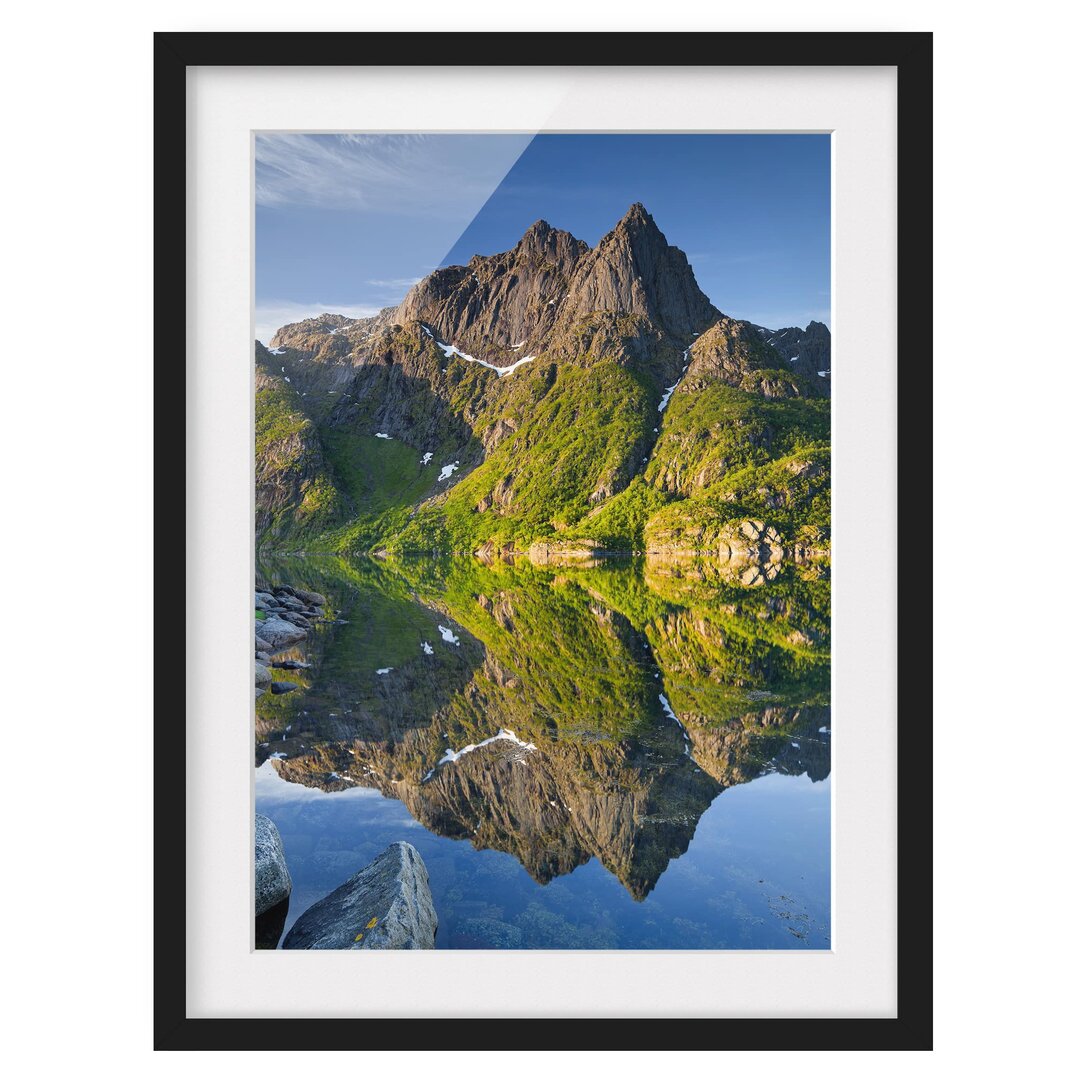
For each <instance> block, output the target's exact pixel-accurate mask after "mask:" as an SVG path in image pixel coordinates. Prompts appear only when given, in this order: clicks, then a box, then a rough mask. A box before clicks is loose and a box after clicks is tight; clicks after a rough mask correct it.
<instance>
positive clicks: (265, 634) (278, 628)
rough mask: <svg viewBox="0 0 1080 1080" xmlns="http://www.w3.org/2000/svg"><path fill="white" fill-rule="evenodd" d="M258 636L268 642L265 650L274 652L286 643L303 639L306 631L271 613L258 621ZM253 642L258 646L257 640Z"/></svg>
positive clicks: (293, 642) (291, 643)
mask: <svg viewBox="0 0 1080 1080" xmlns="http://www.w3.org/2000/svg"><path fill="white" fill-rule="evenodd" d="M258 637H259V638H262V640H263V641H265V642H268V643H269V646H268V648H267V649H266V650H265V651H267V652H274V651H276V650H278V649H284V648H285V647H286V646H287V645H295V644H296V642H298V641H303V639H304V638H306V637H307V631H306V630H301V629H300V627H299V626H294V625H293V624H292V623H291V622H286V621H285V620H284V619H279V618H278V617H277V616H276V615H271V616H270V618H269V619H267V620H266V621H265V622H261V623H259V632H258ZM255 644H256V646H258V640H256V642H255Z"/></svg>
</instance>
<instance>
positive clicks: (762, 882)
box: [255, 556, 831, 949]
mask: <svg viewBox="0 0 1080 1080" xmlns="http://www.w3.org/2000/svg"><path fill="white" fill-rule="evenodd" d="M257 572H258V577H259V580H260V582H262V583H265V584H268V585H283V584H287V585H292V586H294V587H297V588H304V589H310V590H314V591H317V592H320V593H322V594H323V595H324V596H326V598H327V600H328V610H327V618H326V619H325V621H323V622H321V623H319V624H318V625H317V627H316V630H315V631H314V632H313V633H312V634H311V636H309V638H308V639H307V640H305V641H303V642H302V643H301V644H300V645H299V646H298V647H296V648H295V649H292V650H286V651H285V652H284V653H281V654H278V658H291V659H295V660H299V661H303V662H305V663H309V664H310V665H311V666H310V667H308V668H305V669H300V670H292V671H277V672H275V676H274V677H275V678H279V679H288V680H290V681H292V682H295V683H297V684H298V686H299V688H298V689H297V690H295V691H293V692H291V693H287V694H284V695H271V694H269V693H268V694H265V695H263V696H262V697H261V698H260V699H259V700H258V701H257V703H256V723H255V766H256V768H255V799H256V809H257V810H258V811H259V812H260V813H262V814H265V815H266V816H268V817H269V818H270V819H271V820H273V822H274V823H275V824H276V825H277V827H278V830H279V831H280V833H281V837H282V840H283V842H284V847H285V854H286V858H287V861H288V865H289V870H290V873H291V875H292V880H293V892H292V896H291V898H290V902H289V912H288V918H287V921H286V924H285V929H286V931H287V930H288V927H289V926H291V925H292V923H293V922H294V921H295V920H296V919H297V918H298V917H299V916H300V915H301V914H302V913H303V912H304V911H305V910H306V908H307V907H309V906H310V905H311V904H312V903H314V902H315V901H316V900H319V899H321V898H322V897H323V896H325V895H326V894H327V893H329V892H331V891H332V890H334V889H335V888H337V886H339V885H341V884H342V883H343V882H344V881H345V880H346V879H347V878H348V877H349V876H350V875H352V874H353V873H355V871H357V870H358V869H360V868H361V867H362V866H364V865H366V864H367V863H368V862H370V861H371V860H372V859H373V858H374V857H375V856H376V855H377V854H379V852H380V851H382V850H383V849H384V848H385V847H386V846H387V845H388V844H390V843H391V842H393V841H396V840H408V841H409V842H410V843H411V844H413V845H414V846H415V847H416V848H417V849H418V850H419V852H420V854H421V855H422V856H423V859H424V862H425V863H426V865H427V868H428V873H429V875H430V879H431V889H432V895H433V897H434V901H435V908H436V911H437V912H438V916H439V930H438V935H437V938H436V946H437V947H438V948H443V949H491V948H496V949H497V948H519V949H564V948H572V949H650V948H661V949H828V948H829V947H830V902H831V898H830V783H829V773H830V733H831V724H830V708H829V619H830V605H829V580H828V568H827V566H820V565H814V564H794V563H789V562H786V563H781V564H777V565H776V566H773V567H770V568H768V573H767V574H762V573H754V572H746V571H745V570H744V569H743V568H738V569H733V568H732V567H731V566H730V565H729V564H726V563H721V562H719V561H713V560H709V559H707V558H660V559H658V558H653V557H649V558H642V557H635V558H630V557H625V558H605V559H601V560H593V561H588V562H587V561H582V562H578V563H575V564H573V565H563V566H536V565H533V564H532V563H530V562H529V561H528V560H525V559H518V560H516V561H514V562H512V563H511V562H507V561H493V562H491V563H488V564H485V563H484V562H481V561H479V560H478V559H476V558H473V557H468V556H458V557H432V558H423V559H421V558H409V559H395V560H387V561H381V560H377V559H370V558H357V559H342V558H337V557H315V556H309V557H303V558H300V557H297V558H274V559H260V561H259V563H258V566H257Z"/></svg>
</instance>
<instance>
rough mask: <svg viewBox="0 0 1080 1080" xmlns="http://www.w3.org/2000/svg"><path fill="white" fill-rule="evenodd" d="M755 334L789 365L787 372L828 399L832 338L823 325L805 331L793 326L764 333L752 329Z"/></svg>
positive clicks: (808, 326) (810, 325)
mask: <svg viewBox="0 0 1080 1080" xmlns="http://www.w3.org/2000/svg"><path fill="white" fill-rule="evenodd" d="M754 329H755V330H757V332H758V333H759V334H760V335H761V336H762V337H763V338H764V339H765V342H766V344H768V345H771V346H772V347H773V348H774V349H775V350H776V351H777V352H778V353H779V354H780V355H781V356H782V357H783V358H784V359H785V360H786V361H787V362H788V364H790V365H791V370H792V371H794V372H796V373H797V374H799V375H802V376H803V378H805V379H808V380H809V381H810V382H813V381H814V379H815V378H816V379H818V380H820V381H819V382H818V383H817V384H816V385H817V386H818V388H819V390H820V391H821V392H822V393H824V394H826V395H828V394H830V393H831V389H832V367H831V353H832V335H831V334H830V333H829V328H828V327H827V326H826V325H825V324H824V323H819V322H813V321H811V322H810V323H808V324H807V327H806V329H805V330H800V329H799V328H798V327H797V326H788V327H785V328H784V329H783V330H766V329H765V327H764V326H755V327H754Z"/></svg>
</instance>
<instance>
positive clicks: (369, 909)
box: [282, 841, 439, 949]
mask: <svg viewBox="0 0 1080 1080" xmlns="http://www.w3.org/2000/svg"><path fill="white" fill-rule="evenodd" d="M438 925H439V920H438V917H437V916H436V914H435V905H434V903H433V902H432V899H431V887H430V885H429V884H428V873H427V867H426V866H424V860H423V859H422V858H420V853H419V852H418V851H417V850H416V848H414V847H413V846H412V844H406V843H405V842H404V841H398V843H396V844H391V845H390V846H389V847H388V848H387V849H386V850H385V851H384V852H382V854H381V855H379V856H378V857H377V858H376V859H375V860H374V862H371V863H369V864H368V865H367V866H365V867H364V868H363V870H358V871H357V872H356V873H355V874H353V876H352V877H351V878H349V880H348V881H346V882H345V884H344V885H341V886H339V887H338V888H336V889H335V890H334V891H333V892H332V893H331V894H330V895H329V896H325V897H323V899H322V900H320V901H319V902H318V903H316V904H312V906H311V907H309V908H308V909H307V911H305V912H304V914H303V915H301V916H300V918H299V919H297V920H296V923H295V925H294V926H293V928H292V929H291V930H290V931H289V933H288V934H287V935H286V937H285V941H284V943H283V944H282V948H284V949H434V948H435V931H436V929H437V928H438Z"/></svg>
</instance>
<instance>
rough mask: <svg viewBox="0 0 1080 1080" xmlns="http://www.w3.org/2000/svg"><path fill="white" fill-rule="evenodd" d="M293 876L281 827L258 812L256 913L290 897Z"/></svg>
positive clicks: (256, 824) (256, 831)
mask: <svg viewBox="0 0 1080 1080" xmlns="http://www.w3.org/2000/svg"><path fill="white" fill-rule="evenodd" d="M291 892H292V878H291V877H289V868H288V866H286V865H285V846H284V845H283V844H282V842H281V834H280V833H279V832H278V831H277V826H276V825H275V824H274V823H273V822H272V821H271V820H270V819H269V818H268V817H264V816H263V815H262V814H256V815H255V914H256V915H261V914H262V913H263V912H264V911H269V910H270V909H271V908H272V907H274V906H275V905H276V904H280V903H281V902H282V900H285V899H287V898H288V896H289V894H290V893H291Z"/></svg>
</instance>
